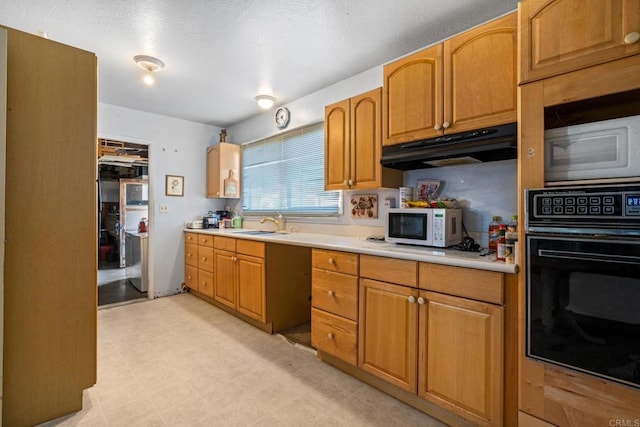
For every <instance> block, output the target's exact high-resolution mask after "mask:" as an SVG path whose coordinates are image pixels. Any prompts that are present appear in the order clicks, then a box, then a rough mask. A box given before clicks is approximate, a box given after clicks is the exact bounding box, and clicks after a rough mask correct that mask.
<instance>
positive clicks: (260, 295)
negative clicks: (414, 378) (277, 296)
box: [236, 254, 266, 323]
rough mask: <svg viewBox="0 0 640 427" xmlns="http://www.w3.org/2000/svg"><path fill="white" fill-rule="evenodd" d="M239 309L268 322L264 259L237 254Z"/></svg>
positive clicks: (243, 312)
mask: <svg viewBox="0 0 640 427" xmlns="http://www.w3.org/2000/svg"><path fill="white" fill-rule="evenodd" d="M236 264H237V269H238V273H237V274H238V277H237V280H238V311H239V312H240V313H242V314H246V315H247V316H249V317H251V318H253V319H256V320H259V321H261V322H263V323H264V322H266V316H265V314H266V313H265V312H266V310H265V277H264V273H265V272H264V259H262V258H256V257H251V256H247V255H241V254H238V255H237V261H236Z"/></svg>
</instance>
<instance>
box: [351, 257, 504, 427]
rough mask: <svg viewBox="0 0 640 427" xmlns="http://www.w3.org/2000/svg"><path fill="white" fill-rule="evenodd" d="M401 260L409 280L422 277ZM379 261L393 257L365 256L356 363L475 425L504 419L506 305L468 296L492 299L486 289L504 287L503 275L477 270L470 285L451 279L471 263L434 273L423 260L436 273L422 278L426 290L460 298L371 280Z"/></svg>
mask: <svg viewBox="0 0 640 427" xmlns="http://www.w3.org/2000/svg"><path fill="white" fill-rule="evenodd" d="M400 262H402V263H404V267H405V268H404V269H402V271H403V272H404V273H403V274H404V276H405V282H409V281H410V280H409V279H411V278H412V277H414V276H416V277H417V276H418V274H417V271H416V270H415V269H416V266H415V265H411V264H407V263H406V261H400ZM381 263H387V264H388V263H393V260H391V259H385V260H382V259H379V260H378V259H376V257H370V256H365V255H362V256H361V271H360V276H361V277H360V295H359V335H358V340H359V342H358V367H359V368H361V369H362V370H364V371H366V372H368V373H370V374H373V375H375V376H377V377H379V378H381V379H383V380H385V381H387V382H388V383H390V384H393V385H395V386H396V387H399V388H401V389H402V390H405V391H407V392H409V393H413V394H416V395H418V396H419V397H421V398H422V399H424V400H427V401H429V402H431V403H434V404H436V405H438V406H439V407H442V408H445V409H447V410H448V411H450V412H453V413H455V414H457V415H460V416H462V417H464V418H466V419H467V420H470V421H471V422H473V423H474V424H477V425H485V426H490V425H491V426H495V425H498V426H499V425H502V423H503V390H504V388H503V379H504V377H503V375H504V374H503V372H504V368H503V355H504V308H503V307H502V306H501V305H498V304H493V303H490V302H486V301H481V300H475V299H470V298H466V297H467V296H470V297H478V298H480V299H484V298H487V297H488V298H494V292H488V290H490V289H491V288H492V287H494V286H497V287H498V289H499V290H498V291H497V292H498V293H499V292H502V285H503V284H502V276H503V275H502V273H491V272H486V273H489V274H486V275H484V274H482V273H485V272H483V271H478V272H477V273H478V274H476V275H475V277H476V280H474V281H472V283H471V286H466V285H467V282H466V281H459V282H458V283H455V284H454V283H452V280H454V279H455V278H456V277H469V275H470V274H471V275H473V273H474V270H472V269H467V268H461V267H449V266H442V267H445V268H438V269H437V270H438V274H433V273H434V272H435V270H431V269H430V267H429V265H427V264H424V263H421V264H420V268H419V272H420V273H425V272H429V273H430V274H428V275H427V274H425V275H423V276H419V280H418V282H417V283H419V286H420V287H421V288H423V289H424V288H427V289H428V288H429V287H433V288H437V289H446V290H447V291H450V292H453V293H459V294H463V295H464V296H465V297H461V296H455V295H450V294H445V293H442V292H433V291H427V290H422V289H418V288H416V287H413V286H405V285H403V284H402V285H401V284H396V283H388V282H383V281H381V280H374V279H372V278H369V277H375V278H376V279H380V277H381V271H382V270H381V269H379V268H377V267H376V266H379V265H382V264H381ZM407 269H408V270H407ZM385 271H386V270H385ZM398 277H400V276H398ZM452 278H453V279H452ZM385 279H386V280H392V277H391V276H389V277H386V278H385ZM454 285H455V286H454ZM495 298H496V299H498V298H497V297H495ZM500 300H501V298H500Z"/></svg>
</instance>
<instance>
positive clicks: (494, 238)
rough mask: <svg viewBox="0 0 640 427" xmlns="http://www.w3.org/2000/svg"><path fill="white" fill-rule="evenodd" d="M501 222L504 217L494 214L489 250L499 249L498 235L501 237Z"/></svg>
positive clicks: (491, 223) (490, 228)
mask: <svg viewBox="0 0 640 427" xmlns="http://www.w3.org/2000/svg"><path fill="white" fill-rule="evenodd" d="M501 224H502V218H501V217H499V216H498V215H494V216H493V218H492V221H491V222H490V223H489V252H495V251H497V250H498V237H500V225H501Z"/></svg>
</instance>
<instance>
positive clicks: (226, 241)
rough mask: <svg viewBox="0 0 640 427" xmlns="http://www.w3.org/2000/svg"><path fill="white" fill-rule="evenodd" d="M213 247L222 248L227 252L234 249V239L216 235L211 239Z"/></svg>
mask: <svg viewBox="0 0 640 427" xmlns="http://www.w3.org/2000/svg"><path fill="white" fill-rule="evenodd" d="M213 247H214V248H216V249H222V250H225V251H229V252H235V251H236V239H233V238H231V237H218V236H216V238H215V239H214V240H213Z"/></svg>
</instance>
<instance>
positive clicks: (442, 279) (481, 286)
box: [420, 262, 504, 304]
mask: <svg viewBox="0 0 640 427" xmlns="http://www.w3.org/2000/svg"><path fill="white" fill-rule="evenodd" d="M420 288H421V289H427V290H430V291H436V292H441V293H443V294H449V295H456V296H459V297H464V298H470V299H474V300H479V301H485V302H490V303H493V304H503V303H504V298H503V296H504V274H503V273H498V272H496V271H485V270H477V269H474V268H465V267H452V266H450V265H440V264H430V263H425V262H421V263H420Z"/></svg>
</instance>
